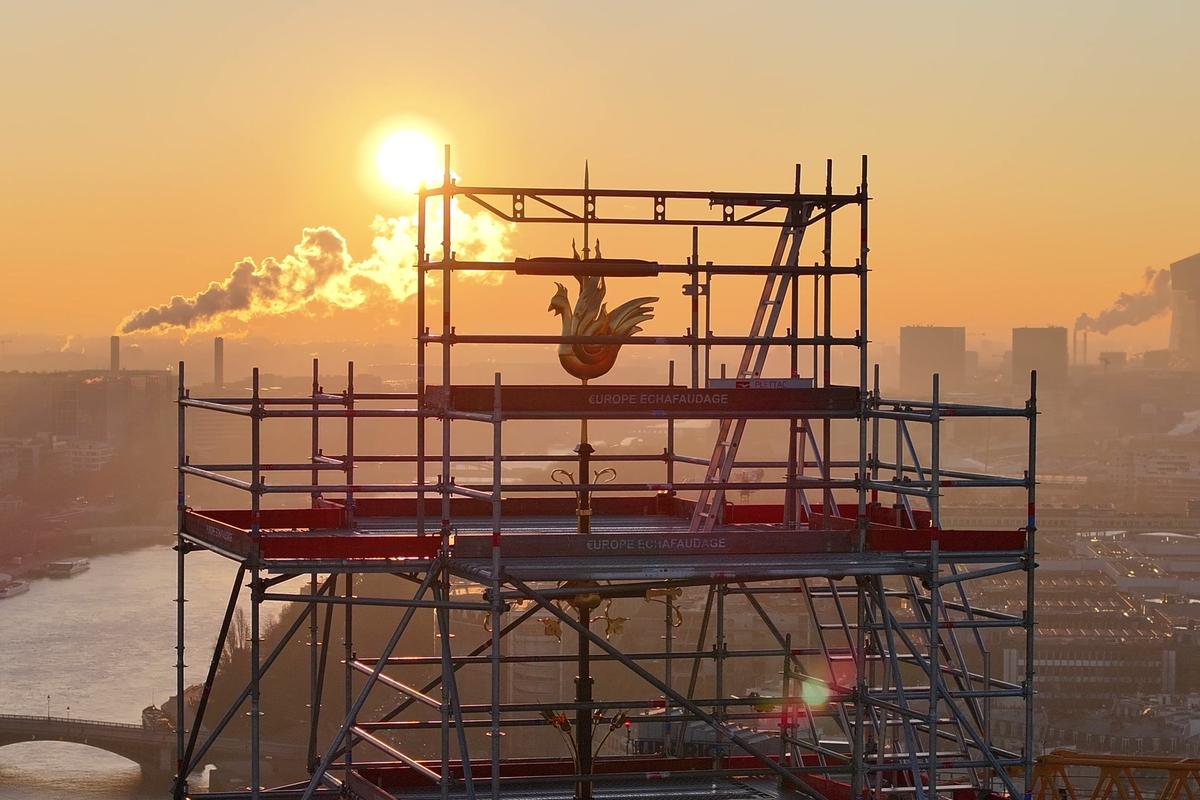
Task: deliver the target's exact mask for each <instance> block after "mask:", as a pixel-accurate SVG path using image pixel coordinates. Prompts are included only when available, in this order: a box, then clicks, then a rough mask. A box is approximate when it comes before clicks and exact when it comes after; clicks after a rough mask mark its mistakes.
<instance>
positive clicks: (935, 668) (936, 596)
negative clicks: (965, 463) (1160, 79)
mask: <svg viewBox="0 0 1200 800" xmlns="http://www.w3.org/2000/svg"><path fill="white" fill-rule="evenodd" d="M935 452H936V451H935ZM935 463H936V459H935ZM934 491H937V489H936V486H935V489H934ZM938 570H939V566H938V541H937V539H936V538H935V539H933V540H932V541H931V542H930V543H929V718H928V721H927V722H926V724H927V725H928V727H929V770H928V775H929V788H928V796H929V797H931V798H936V797H937V796H938V794H937V790H938V789H937V781H938V774H937V773H938V701H939V699H940V697H941V680H942V674H941V666H940V661H941V657H940V655H939V653H940V649H939V648H940V647H941V644H940V641H939V636H938V622H939V620H940V619H941V608H940V606H941V598H942V595H941V589H940V588H939V585H938Z"/></svg>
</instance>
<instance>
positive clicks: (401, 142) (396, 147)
mask: <svg viewBox="0 0 1200 800" xmlns="http://www.w3.org/2000/svg"><path fill="white" fill-rule="evenodd" d="M375 168H376V169H377V170H378V171H379V177H380V179H381V180H382V181H383V182H384V183H385V184H387V185H388V186H390V187H391V188H393V189H398V190H399V191H402V192H415V191H417V190H418V189H419V188H420V187H421V184H425V185H426V186H440V185H441V183H442V170H443V166H442V156H441V153H440V152H439V151H438V146H437V145H436V144H435V143H434V141H433V139H431V138H429V136H427V135H425V134H424V133H422V132H421V131H418V130H412V129H405V130H398V131H393V132H392V133H389V134H387V135H386V136H384V137H383V140H382V141H381V142H380V143H379V149H378V150H376V152H375Z"/></svg>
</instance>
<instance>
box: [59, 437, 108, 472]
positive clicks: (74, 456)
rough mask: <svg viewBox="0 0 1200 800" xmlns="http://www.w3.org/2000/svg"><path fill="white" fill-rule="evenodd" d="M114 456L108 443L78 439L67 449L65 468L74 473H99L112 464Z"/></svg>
mask: <svg viewBox="0 0 1200 800" xmlns="http://www.w3.org/2000/svg"><path fill="white" fill-rule="evenodd" d="M115 455H116V450H115V449H114V448H113V446H112V445H111V444H110V443H109V442H100V441H93V440H89V439H78V440H76V441H74V442H72V443H71V446H70V447H68V448H67V466H68V467H69V469H70V470H71V472H74V473H81V472H99V471H100V470H102V469H104V468H105V467H106V466H108V465H109V464H111V463H112V460H113V456H115Z"/></svg>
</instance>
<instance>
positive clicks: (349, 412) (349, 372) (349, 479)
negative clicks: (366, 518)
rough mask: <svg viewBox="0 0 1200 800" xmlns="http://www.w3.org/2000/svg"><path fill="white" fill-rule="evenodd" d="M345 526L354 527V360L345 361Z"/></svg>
mask: <svg viewBox="0 0 1200 800" xmlns="http://www.w3.org/2000/svg"><path fill="white" fill-rule="evenodd" d="M345 471H346V527H347V528H350V529H351V530H353V528H354V518H355V513H354V362H353V361H348V362H346V463H345Z"/></svg>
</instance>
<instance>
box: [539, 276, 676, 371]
mask: <svg viewBox="0 0 1200 800" xmlns="http://www.w3.org/2000/svg"><path fill="white" fill-rule="evenodd" d="M576 280H578V281H579V302H577V303H576V304H575V308H574V309H572V308H571V299H570V298H569V297H568V296H567V287H565V286H563V285H562V284H561V283H556V284H555V286H557V287H558V291H557V292H555V294H554V298H553V299H552V300H551V301H550V307H549V308H548V309H546V310H547V311H553V312H554V313H555V314H558V315H559V316H561V317H562V332H563V336H632V335H633V334H635V333H637V332H638V331H640V330H641V327H640V325H641V323H643V322H645V321H646V320H649V319H653V318H654V314H653V313H652V312H653V308H652V307H651V306H650V304H651V303H654V302H657V301H658V298H657V297H638V298H635V299H633V300H630V301H629V302H627V303H622V304H621V305H619V306H617V307H616V308H614V309H613V310H612V311H611V312H610V311H609V310H608V306H607V305H606V304H605V303H604V293H605V285H604V278H595V277H592V276H590V275H584V276H577V277H576ZM620 350H621V345H620V344H619V343H617V344H567V343H566V342H563V343H562V344H560V345H559V346H558V360H559V363H561V364H562V366H563V369H565V370H566V371H567V372H569V373H570V374H571V375H574V376H575V377H576V378H579V379H580V380H582V381H587V380H589V379H591V378H599V377H600V376H601V375H603V374H605V373H606V372H608V371H609V370H610V369H612V368H613V364H615V363H617V353H618V352H620Z"/></svg>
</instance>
